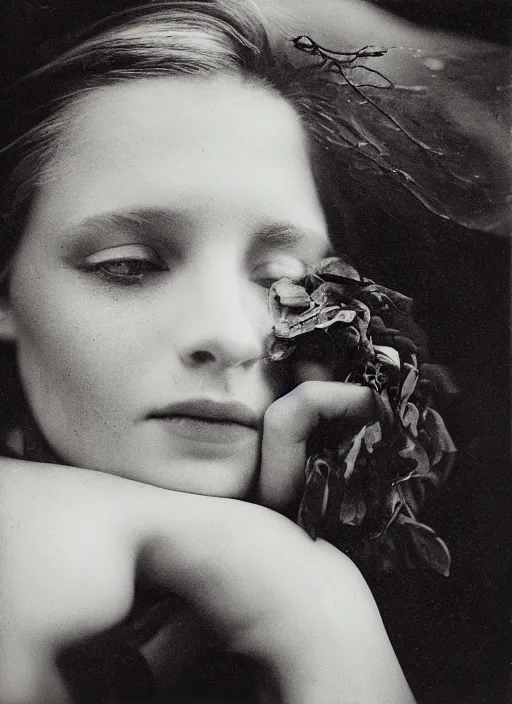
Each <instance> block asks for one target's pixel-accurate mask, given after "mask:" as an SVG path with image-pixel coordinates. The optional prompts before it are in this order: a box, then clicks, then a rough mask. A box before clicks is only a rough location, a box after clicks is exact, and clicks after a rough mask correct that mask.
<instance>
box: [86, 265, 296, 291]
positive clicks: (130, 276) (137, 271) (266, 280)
mask: <svg viewBox="0 0 512 704" xmlns="http://www.w3.org/2000/svg"><path fill="white" fill-rule="evenodd" d="M275 266H276V265H275V264H274V263H273V262H269V263H268V264H267V265H260V266H259V267H256V270H257V269H260V270H261V269H263V271H262V272H261V273H262V275H261V276H257V275H255V276H254V279H253V280H254V281H255V283H257V285H258V286H261V287H262V288H265V289H268V288H270V287H271V286H272V284H273V283H275V282H276V281H277V280H278V279H280V278H282V277H283V276H291V277H292V278H293V273H292V272H291V271H287V267H283V266H282V265H279V266H278V267H277V268H278V270H279V273H277V272H276V273H275V274H274V275H270V276H268V275H267V276H265V275H263V274H264V273H265V272H268V270H269V269H272V268H273V267H275ZM115 267H118V268H119V267H121V268H122V269H124V271H121V272H119V271H113V270H112V269H113V268H115ZM130 267H131V270H130ZM85 269H86V271H87V272H91V273H93V274H97V275H98V276H100V277H101V278H103V279H104V280H106V281H108V282H110V283H114V284H119V285H122V286H131V285H134V284H139V285H141V284H142V282H143V280H144V279H145V278H146V277H147V276H148V275H150V274H152V273H155V272H162V271H169V268H168V267H167V266H166V264H165V263H164V262H162V263H158V262H156V261H153V260H151V259H146V258H145V257H125V258H122V259H121V258H120V259H109V260H105V261H100V262H97V263H94V264H88V265H87V266H86V267H85Z"/></svg>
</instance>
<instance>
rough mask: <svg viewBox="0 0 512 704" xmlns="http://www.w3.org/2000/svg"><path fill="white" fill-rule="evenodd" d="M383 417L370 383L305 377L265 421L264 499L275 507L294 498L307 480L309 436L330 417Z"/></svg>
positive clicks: (349, 420)
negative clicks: (361, 384) (305, 479)
mask: <svg viewBox="0 0 512 704" xmlns="http://www.w3.org/2000/svg"><path fill="white" fill-rule="evenodd" d="M378 417H379V404H378V402H377V399H376V394H375V392H374V391H372V390H371V389H370V388H368V387H366V386H359V385H357V384H344V383H341V382H326V381H307V382H304V383H303V384H300V385H299V386H297V388H295V389H294V390H293V391H291V392H290V393H288V394H286V396H283V397H282V398H280V399H278V400H277V401H275V402H274V403H273V404H272V405H271V406H270V407H269V408H268V410H267V412H266V413H265V418H264V424H263V441H262V460H261V475H260V500H261V501H262V503H263V504H265V505H267V506H270V507H272V508H279V507H283V506H285V505H286V504H287V503H289V502H290V501H292V500H293V499H294V498H295V497H296V496H297V494H298V492H299V491H300V489H301V488H302V486H303V484H304V465H305V462H306V441H307V439H308V437H309V435H310V434H311V432H312V431H313V430H314V428H315V427H317V426H322V425H324V424H325V423H327V422H329V421H332V420H343V421H344V422H346V423H348V424H350V425H354V424H357V423H360V424H363V423H366V422H369V421H371V420H377V418H378Z"/></svg>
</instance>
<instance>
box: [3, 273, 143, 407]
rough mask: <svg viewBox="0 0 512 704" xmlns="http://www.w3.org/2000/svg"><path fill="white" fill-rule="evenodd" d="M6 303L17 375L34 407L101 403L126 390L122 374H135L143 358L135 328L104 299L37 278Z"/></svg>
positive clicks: (21, 288)
mask: <svg viewBox="0 0 512 704" xmlns="http://www.w3.org/2000/svg"><path fill="white" fill-rule="evenodd" d="M64 283H65V282H64ZM12 305H13V311H14V315H15V319H16V328H17V350H18V365H19V369H20V375H21V378H22V381H23V384H24V387H25V390H26V393H27V395H28V396H29V399H30V400H34V401H35V402H36V401H37V405H38V406H42V407H43V408H44V407H45V406H44V404H45V403H46V404H47V407H48V409H49V410H50V411H51V407H52V404H54V405H55V404H56V405H60V406H67V407H68V408H67V410H68V411H69V410H70V408H69V406H70V404H73V405H74V406H75V411H76V412H79V411H80V410H83V408H87V407H89V406H90V405H91V403H94V404H95V405H98V404H101V405H104V404H105V403H107V402H108V400H109V399H112V397H113V396H117V397H119V396H122V394H123V392H125V391H126V376H127V374H130V376H136V373H135V372H136V367H137V363H138V360H140V359H142V358H143V355H142V352H139V351H138V349H137V336H136V334H135V330H134V328H133V326H130V325H129V324H127V322H126V321H125V320H124V319H123V316H122V315H121V316H120V315H119V311H117V315H116V314H115V311H114V310H113V308H112V306H109V305H108V304H107V303H106V302H105V301H102V302H101V303H100V302H99V301H96V300H95V299H94V297H91V296H88V297H87V296H83V295H80V293H79V292H78V291H76V290H73V289H71V288H69V287H68V286H66V285H62V284H61V283H58V282H55V281H51V282H50V281H45V280H44V279H42V278H40V279H39V280H38V282H37V283H34V285H32V286H25V287H22V286H18V287H17V289H15V291H14V295H13V298H12ZM139 347H140V343H139ZM130 364H131V368H130ZM134 367H135V368H134Z"/></svg>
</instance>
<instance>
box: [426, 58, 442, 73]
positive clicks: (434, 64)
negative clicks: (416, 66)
mask: <svg viewBox="0 0 512 704" xmlns="http://www.w3.org/2000/svg"><path fill="white" fill-rule="evenodd" d="M423 63H424V65H425V66H426V67H427V68H429V69H430V70H431V71H442V70H443V68H444V67H445V62H444V61H443V59H436V58H435V57H433V56H431V57H429V58H428V59H425V60H424V61H423Z"/></svg>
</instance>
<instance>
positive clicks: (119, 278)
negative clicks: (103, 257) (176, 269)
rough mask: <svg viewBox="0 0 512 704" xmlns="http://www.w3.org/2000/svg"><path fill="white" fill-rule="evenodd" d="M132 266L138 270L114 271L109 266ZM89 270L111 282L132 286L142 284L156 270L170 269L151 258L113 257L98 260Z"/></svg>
mask: <svg viewBox="0 0 512 704" xmlns="http://www.w3.org/2000/svg"><path fill="white" fill-rule="evenodd" d="M116 265H117V266H120V265H122V266H125V267H126V266H127V265H128V266H132V267H135V268H136V271H131V272H124V273H119V272H113V271H112V270H109V267H113V266H116ZM87 271H89V272H92V273H95V274H98V275H99V276H101V277H102V278H103V279H106V280H107V281H110V282H111V283H116V284H121V285H123V286H130V285H133V284H140V283H141V282H142V280H143V279H144V278H145V277H146V276H147V275H148V274H151V273H153V272H156V271H168V269H167V267H166V266H164V265H163V264H161V265H159V264H156V263H155V262H153V261H150V260H149V259H143V258H140V259H137V258H134V257H132V258H128V257H127V258H126V259H111V260H109V261H104V262H98V263H97V264H92V265H89V266H88V267H87Z"/></svg>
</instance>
